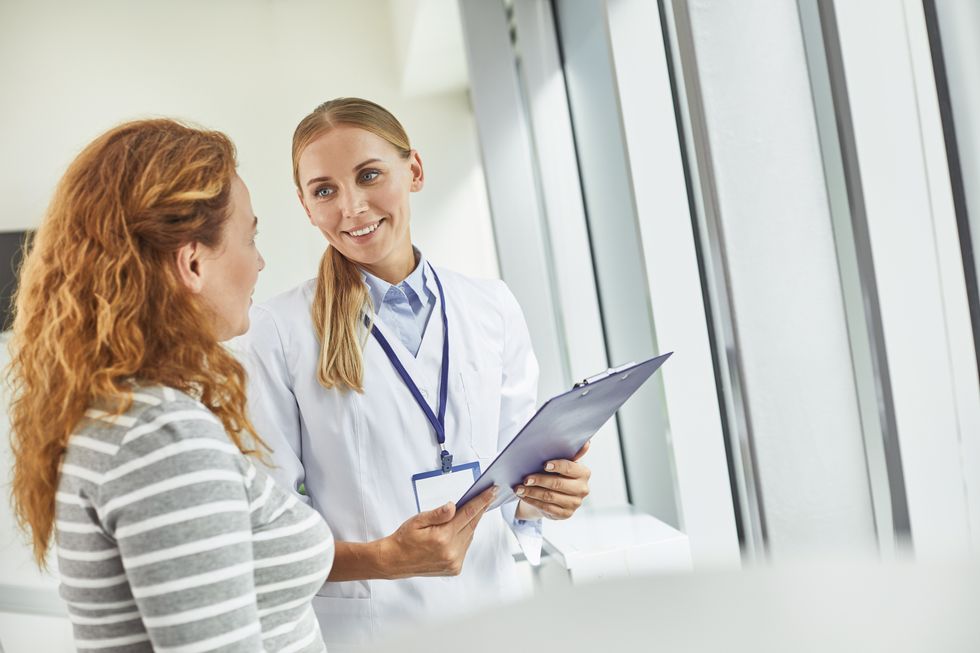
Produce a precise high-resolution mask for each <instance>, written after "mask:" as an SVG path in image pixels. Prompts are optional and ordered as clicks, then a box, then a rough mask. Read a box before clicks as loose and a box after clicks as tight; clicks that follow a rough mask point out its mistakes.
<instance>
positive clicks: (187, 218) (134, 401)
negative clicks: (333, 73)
mask: <svg viewBox="0 0 980 653" xmlns="http://www.w3.org/2000/svg"><path fill="white" fill-rule="evenodd" d="M235 166H236V163H235V150H234V146H233V145H232V143H231V141H229V140H228V138H227V137H226V136H225V135H223V134H221V133H218V132H212V131H203V130H200V129H195V128H192V127H188V126H184V125H182V124H179V123H176V122H173V121H170V120H147V121H140V122H132V123H128V124H124V125H121V126H119V127H117V128H115V129H112V130H110V131H109V132H107V133H106V134H104V135H102V136H100V137H99V138H97V139H96V140H95V141H94V142H92V143H91V144H90V145H89V146H88V147H86V148H85V150H84V151H82V153H81V154H80V155H79V156H78V157H77V158H76V159H75V161H74V162H73V163H72V164H71V165H70V166H69V168H68V171H67V172H66V173H65V175H64V177H63V178H62V180H61V182H60V184H59V185H58V188H57V190H56V192H55V196H54V199H53V201H52V203H51V206H50V208H49V210H48V213H47V215H46V217H45V218H44V220H43V222H42V224H41V226H40V229H39V230H38V232H37V236H36V238H35V240H34V243H33V246H32V247H31V250H30V253H29V254H28V256H27V259H26V261H25V263H24V266H23V270H22V272H21V280H20V288H19V291H18V295H17V300H16V318H15V321H14V339H13V343H12V363H11V366H10V369H9V371H8V372H9V376H10V378H11V380H12V382H13V386H14V391H15V395H14V396H15V398H14V401H13V405H12V408H11V422H12V432H13V445H14V454H15V467H14V482H13V494H14V500H15V504H16V511H17V515H18V517H19V519H20V522H21V524H22V525H23V526H25V527H28V528H29V529H30V532H31V533H32V535H33V543H34V553H35V556H36V559H37V562H38V564H39V565H41V566H44V564H45V559H46V553H47V551H48V547H49V542H50V539H51V535H52V531H54V535H55V538H56V540H57V548H58V567H59V571H60V576H61V586H60V592H61V596H62V597H63V598H64V599H65V601H66V602H67V603H68V612H69V616H70V618H71V621H72V623H73V624H74V632H75V640H76V645H77V646H78V649H79V650H81V651H86V650H95V649H99V650H103V649H112V650H126V651H153V650H156V651H171V650H172V651H176V650H180V651H210V650H216V649H219V648H220V649H221V650H222V651H226V650H227V651H259V650H274V651H322V650H324V645H323V640H322V638H321V635H320V633H319V628H318V624H317V620H316V618H315V615H314V613H313V611H312V609H311V606H310V601H311V598H312V597H313V595H314V593H315V592H316V590H317V589H318V588H319V587H320V585H321V584H322V583H323V581H324V579H325V578H326V576H327V573H328V571H329V568H330V563H331V559H332V555H333V542H332V538H331V535H330V531H329V529H328V528H327V526H326V524H325V523H324V522H323V520H322V519H321V518H320V517H319V515H317V514H316V513H314V512H313V511H312V510H310V509H309V508H308V507H306V506H305V505H303V504H302V502H298V501H296V500H295V499H294V498H293V497H292V496H290V495H288V494H287V493H284V492H282V491H280V490H279V489H278V487H277V486H276V485H275V483H274V482H273V481H272V480H271V479H270V478H269V477H268V476H266V474H265V473H263V472H262V471H259V470H258V469H257V466H256V465H254V464H253V463H252V461H251V459H250V458H249V457H247V456H246V455H244V454H251V453H254V447H253V445H252V444H250V443H249V440H250V439H251V440H252V441H254V443H255V446H260V447H261V446H265V445H264V443H263V442H262V440H260V439H259V438H258V437H257V435H256V433H255V430H254V429H253V427H252V425H251V424H250V423H249V421H248V418H247V415H246V407H245V377H244V371H243V369H242V368H241V366H240V365H239V364H238V362H237V361H236V360H235V359H234V357H233V356H231V355H230V354H229V353H228V352H227V351H226V350H225V349H224V348H223V346H222V345H221V344H220V341H222V340H226V339H228V338H231V337H233V336H237V335H240V334H241V333H243V332H244V331H246V330H247V328H248V308H249V305H250V303H251V299H250V295H251V293H252V290H253V288H254V286H255V282H256V279H257V278H258V273H259V271H260V270H261V269H262V268H263V267H264V265H265V264H264V262H263V260H262V257H261V256H260V255H259V252H258V251H257V249H256V247H255V233H256V231H255V229H256V224H257V218H256V217H255V216H254V214H253V213H252V208H251V204H250V200H249V195H248V191H247V190H246V188H245V184H244V183H242V180H241V179H240V178H239V177H238V176H237V174H236V172H235Z"/></svg>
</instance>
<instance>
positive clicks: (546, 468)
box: [544, 463, 555, 472]
mask: <svg viewBox="0 0 980 653" xmlns="http://www.w3.org/2000/svg"><path fill="white" fill-rule="evenodd" d="M554 468H555V463H548V464H547V465H545V466H544V470H545V471H546V472H550V471H552V470H554Z"/></svg>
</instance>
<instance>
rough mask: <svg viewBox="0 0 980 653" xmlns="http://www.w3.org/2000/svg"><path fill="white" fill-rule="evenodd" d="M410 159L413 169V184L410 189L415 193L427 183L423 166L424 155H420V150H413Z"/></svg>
mask: <svg viewBox="0 0 980 653" xmlns="http://www.w3.org/2000/svg"><path fill="white" fill-rule="evenodd" d="M408 161H409V166H410V167H411V170H412V185H411V187H410V190H411V191H412V192H413V193H417V192H419V191H420V190H422V186H424V185H425V170H424V169H423V168H422V157H421V156H419V152H418V150H412V153H411V154H410V155H409V159H408Z"/></svg>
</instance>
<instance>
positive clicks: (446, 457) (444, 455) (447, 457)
mask: <svg viewBox="0 0 980 653" xmlns="http://www.w3.org/2000/svg"><path fill="white" fill-rule="evenodd" d="M439 458H440V459H441V460H442V473H443V474H448V473H449V472H451V471H453V455H452V454H451V453H449V452H448V451H446V450H445V449H443V450H442V451H441V452H440V453H439Z"/></svg>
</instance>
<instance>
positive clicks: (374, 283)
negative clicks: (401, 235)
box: [360, 246, 429, 312]
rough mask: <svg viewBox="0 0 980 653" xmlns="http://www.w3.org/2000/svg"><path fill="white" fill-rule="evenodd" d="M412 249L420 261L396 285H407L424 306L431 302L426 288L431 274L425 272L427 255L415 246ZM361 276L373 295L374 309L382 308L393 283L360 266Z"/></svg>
mask: <svg viewBox="0 0 980 653" xmlns="http://www.w3.org/2000/svg"><path fill="white" fill-rule="evenodd" d="M412 251H413V252H415V258H416V260H417V261H418V262H417V263H416V264H415V269H414V270H412V272H411V274H409V275H408V276H407V277H406V278H405V280H404V281H402V282H401V283H399V284H394V285H398V286H401V285H403V284H404V285H405V286H408V289H409V290H411V291H412V292H414V293H415V295H416V297H418V299H419V302H421V304H422V306H426V305H427V304H428V303H429V295H428V293H427V292H426V291H425V288H426V278H427V277H428V276H429V275H428V274H426V272H425V266H426V262H425V257H424V256H422V252H421V251H419V249H418V248H417V247H415V246H412ZM360 270H361V276H362V277H363V278H364V283H365V284H366V285H367V288H368V293H369V294H370V295H371V303H372V304H373V305H374V311H375V312H378V311H379V310H381V303H382V302H383V301H384V298H385V295H386V294H387V293H388V290H389V289H390V288H391V286H392V284H390V283H388V282H387V281H385V280H384V279H381V278H379V277H376V276H374V275H373V274H371V273H370V272H368V271H367V270H365V269H364V268H360Z"/></svg>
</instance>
